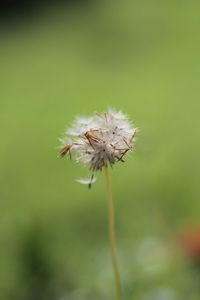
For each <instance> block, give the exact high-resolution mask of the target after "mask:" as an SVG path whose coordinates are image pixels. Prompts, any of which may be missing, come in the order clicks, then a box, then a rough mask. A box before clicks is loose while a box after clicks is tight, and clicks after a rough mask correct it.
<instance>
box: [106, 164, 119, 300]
mask: <svg viewBox="0 0 200 300" xmlns="http://www.w3.org/2000/svg"><path fill="white" fill-rule="evenodd" d="M104 174H105V181H106V192H107V198H108V218H109V220H108V221H109V239H110V247H111V254H112V263H113V269H114V276H115V286H116V299H117V300H122V292H121V283H120V273H119V267H118V262H117V250H116V242H115V216H114V207H113V199H112V191H111V184H110V176H109V171H108V167H107V166H105V167H104Z"/></svg>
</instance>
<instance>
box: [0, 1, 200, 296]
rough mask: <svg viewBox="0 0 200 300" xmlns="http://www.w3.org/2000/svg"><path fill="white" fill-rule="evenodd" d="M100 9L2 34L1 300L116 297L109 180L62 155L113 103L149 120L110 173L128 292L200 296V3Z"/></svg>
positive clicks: (65, 12)
mask: <svg viewBox="0 0 200 300" xmlns="http://www.w3.org/2000/svg"><path fill="white" fill-rule="evenodd" d="M95 3H96V5H94V3H92V5H91V6H87V7H86V8H85V9H83V8H82V9H77V8H76V7H72V8H70V9H69V7H65V6H62V7H56V6H55V7H54V8H47V9H46V10H44V9H43V10H42V12H40V13H38V15H37V17H36V18H35V19H34V20H30V21H29V20H28V19H26V20H25V21H24V22H23V20H22V21H21V22H19V24H18V23H17V24H15V26H13V24H12V25H10V26H9V24H7V25H4V26H2V28H1V46H0V65H1V68H0V85H1V88H0V99H1V100H0V101H1V102H0V127H1V148H0V154H1V155H0V168H1V175H0V184H1V189H0V193H1V202H0V206H1V207H0V208H1V209H0V212H1V217H0V222H1V226H0V243H1V247H0V265H1V271H0V291H1V298H2V299H5V300H10V299H16V298H17V297H18V298H19V299H26V300H29V299H30V300H32V299H37V300H40V299H41V300H44V299H62V300H65V299H67V300H86V299H87V300H89V299H92V300H108V299H109V300H110V299H114V295H113V293H114V288H113V275H112V266H111V262H110V252H109V247H108V240H107V206H106V205H107V203H106V200H105V191H104V189H105V187H104V178H103V176H102V174H101V173H100V174H99V178H98V181H97V183H95V185H94V186H93V188H92V189H91V191H89V190H88V189H87V188H86V187H85V186H82V185H79V184H78V183H76V182H75V180H74V179H76V178H77V177H80V176H81V177H82V176H84V175H87V174H88V171H87V170H85V169H84V168H83V167H81V166H79V165H76V164H75V163H73V162H71V161H69V160H68V159H63V160H59V159H57V153H58V146H59V141H58V138H59V137H61V136H62V134H63V132H64V129H65V127H66V126H68V125H69V124H70V123H71V121H72V120H73V118H74V116H75V115H77V114H78V115H81V114H83V115H88V114H91V113H93V111H102V110H104V109H106V108H107V107H108V106H111V107H115V108H116V109H119V110H120V109H122V111H123V112H125V113H128V114H129V116H130V118H131V119H133V120H134V123H135V125H136V126H138V127H139V128H140V133H139V134H138V141H137V144H136V151H135V152H134V153H133V154H132V155H131V156H130V157H129V158H128V159H127V162H126V164H124V165H122V164H118V165H117V166H116V167H114V169H113V170H112V171H111V173H112V184H113V193H114V200H115V207H116V222H117V240H118V248H119V256H120V262H121V270H122V278H123V287H124V295H125V297H124V298H125V299H127V300H128V299H130V300H132V299H133V300H134V299H137V300H151V299H152V300H179V299H180V300H184V299H190V300H197V299H199V280H200V278H199V276H200V275H199V273H198V271H197V270H196V269H195V268H193V267H192V266H190V264H189V262H188V261H187V260H186V258H185V257H184V256H182V254H181V250H180V248H179V246H178V236H179V233H180V232H182V231H184V230H185V228H186V227H187V226H189V225H190V224H194V225H195V224H198V223H199V216H200V202H199V195H200V188H199V167H200V158H199V151H200V141H199V138H198V136H199V134H198V129H199V126H200V119H199V108H200V107H199V106H200V105H199V94H200V93H199V63H200V56H199V51H200V36H199V29H200V25H199V8H200V4H199V2H198V1H186V0H184V1H181V2H180V1H178V0H176V1H174V0H173V1H172V0H170V1H166V2H164V1H154V0H152V1H147V0H144V1H138V0H136V1H127V2H126V3H125V2H122V1H112V0H110V1H100V2H95ZM11 23H12V22H11ZM16 295H17V296H16Z"/></svg>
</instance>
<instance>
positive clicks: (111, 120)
mask: <svg viewBox="0 0 200 300" xmlns="http://www.w3.org/2000/svg"><path fill="white" fill-rule="evenodd" d="M136 131H137V129H136V128H134V127H133V126H132V124H131V122H130V121H129V120H128V118H127V116H125V115H124V114H122V113H121V112H116V111H114V110H112V109H109V110H108V111H107V112H106V113H103V114H100V113H96V114H95V115H94V116H93V117H90V118H80V117H78V118H76V120H75V121H74V124H73V126H72V128H71V129H69V130H67V131H66V136H65V138H63V139H62V140H61V142H62V145H63V146H64V147H62V149H61V151H60V156H61V157H63V156H64V155H65V154H67V153H69V155H70V157H71V152H73V153H74V154H75V157H76V160H77V161H80V162H82V163H83V164H85V165H87V166H89V168H90V170H92V171H97V170H101V169H102V168H103V167H104V166H108V165H110V166H112V165H113V164H115V163H116V162H118V161H121V162H124V156H125V154H126V153H127V152H129V151H130V150H132V149H133V144H134V138H135V134H136Z"/></svg>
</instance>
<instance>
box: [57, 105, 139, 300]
mask: <svg viewBox="0 0 200 300" xmlns="http://www.w3.org/2000/svg"><path fill="white" fill-rule="evenodd" d="M136 132H137V129H136V128H134V127H133V125H132V123H131V122H130V121H129V120H128V118H127V116H126V115H124V114H122V113H121V112H116V111H115V110H113V109H109V110H108V111H107V112H106V113H102V114H100V113H96V114H95V115H94V116H92V117H89V118H80V117H78V118H76V119H75V121H74V124H73V126H72V128H70V129H69V130H67V131H66V132H65V137H64V138H63V139H61V143H62V149H61V151H60V153H59V155H60V157H64V156H65V155H66V154H69V156H70V158H71V157H72V154H73V155H74V157H75V159H76V161H77V162H81V163H83V164H84V165H86V166H87V167H89V169H90V170H91V172H92V175H91V178H90V179H78V180H77V181H78V182H80V183H82V184H87V185H88V186H89V188H91V185H92V183H94V182H95V181H96V176H94V173H95V172H97V171H99V170H102V169H103V170H104V174H105V181H106V191H107V198H108V213H109V238H110V245H111V254H112V262H113V267H114V274H115V284H116V295H117V299H118V300H121V299H122V296H121V284H120V274H119V268H118V263H117V254H116V242H115V224H114V208H113V200H112V191H111V185H110V177H109V168H108V167H109V166H111V167H112V166H113V165H114V164H115V163H117V162H124V157H125V155H126V154H127V153H128V152H129V151H131V150H133V149H134V141H135V134H136Z"/></svg>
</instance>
